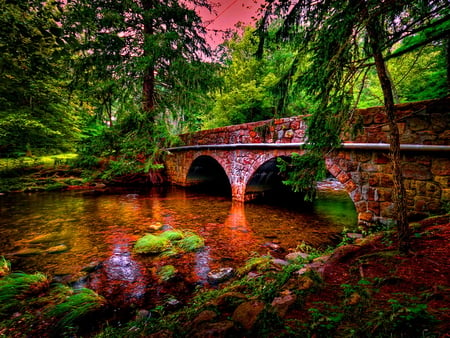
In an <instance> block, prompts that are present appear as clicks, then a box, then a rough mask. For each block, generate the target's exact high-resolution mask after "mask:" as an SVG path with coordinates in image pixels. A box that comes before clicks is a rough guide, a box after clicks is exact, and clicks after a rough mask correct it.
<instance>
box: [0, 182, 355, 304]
mask: <svg viewBox="0 0 450 338" xmlns="http://www.w3.org/2000/svg"><path fill="white" fill-rule="evenodd" d="M332 188H333V187H331V189H328V190H327V191H330V190H333V189H332ZM322 195H323V196H324V197H323V198H322V199H320V200H319V201H318V202H317V203H316V204H315V205H314V206H311V205H303V206H302V205H299V206H298V207H295V208H292V207H291V208H284V207H282V206H270V205H265V204H246V205H243V204H236V203H232V202H231V201H230V200H229V199H228V198H225V197H220V196H209V195H204V194H199V193H193V192H190V191H188V190H184V189H181V188H175V187H170V188H154V189H151V190H145V191H123V190H121V191H116V192H115V193H111V192H109V193H98V192H95V191H72V192H51V193H50V192H49V193H19V194H7V195H3V196H0V229H1V233H2V236H0V255H4V256H5V257H6V258H7V259H8V260H10V261H11V262H12V267H13V270H14V271H18V270H20V271H24V272H28V273H33V272H35V271H41V272H44V273H46V274H49V275H51V276H54V278H55V279H57V280H61V281H67V282H74V281H76V283H77V285H79V286H87V287H91V288H93V289H94V290H96V291H98V292H99V293H101V294H103V295H105V296H107V297H109V298H110V299H114V300H115V301H117V302H118V303H121V302H125V303H127V302H128V303H129V302H142V301H144V300H145V299H147V300H148V298H152V299H153V300H155V298H162V297H165V296H167V295H174V294H175V295H176V294H177V293H178V294H179V293H188V292H190V290H191V289H192V288H193V287H194V286H195V285H198V284H206V275H207V273H208V272H209V271H210V270H212V269H216V268H219V267H229V266H231V267H237V266H239V265H242V264H243V263H244V262H245V261H246V260H247V259H248V258H249V257H251V256H253V255H256V254H258V255H261V254H271V255H272V256H275V257H284V255H286V254H287V253H289V252H291V251H295V250H296V249H297V247H298V246H299V245H300V244H301V243H302V242H305V243H307V244H308V245H311V246H314V247H326V246H327V245H330V244H332V242H333V238H336V236H335V235H336V234H338V233H340V232H341V231H342V229H343V228H344V227H351V226H353V225H354V224H355V217H356V216H355V211H354V207H353V205H352V203H351V201H350V200H349V198H348V197H346V195H345V193H343V194H342V193H337V194H336V193H334V194H329V193H323V194H322ZM343 197H344V198H343ZM161 224H162V225H163V230H165V229H172V228H173V229H180V230H192V231H195V232H197V233H198V234H200V235H201V236H202V237H204V239H205V243H206V247H205V248H204V249H202V250H200V251H198V252H196V253H188V254H183V255H179V256H176V257H172V258H155V257H154V256H143V255H137V254H134V253H133V251H132V247H133V244H134V242H135V241H136V240H137V239H138V238H140V237H141V236H143V235H145V234H146V233H151V232H154V231H155V230H154V228H156V227H158V226H160V225H161ZM160 231H161V230H160ZM166 264H172V265H174V266H175V267H176V269H177V270H178V274H177V276H178V279H177V283H172V284H166V285H163V284H162V283H161V282H160V281H159V280H158V278H157V275H158V271H159V269H160V268H161V267H162V266H163V265H166ZM89 268H90V270H89ZM86 270H87V271H89V272H91V271H92V270H95V271H94V272H91V273H89V274H88V272H86Z"/></svg>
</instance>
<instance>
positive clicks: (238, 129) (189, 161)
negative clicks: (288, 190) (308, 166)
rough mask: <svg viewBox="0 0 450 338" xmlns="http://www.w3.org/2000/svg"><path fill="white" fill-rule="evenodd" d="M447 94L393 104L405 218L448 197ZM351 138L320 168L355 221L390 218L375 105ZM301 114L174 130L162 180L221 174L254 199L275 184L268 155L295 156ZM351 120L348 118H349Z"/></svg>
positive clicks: (384, 131)
mask: <svg viewBox="0 0 450 338" xmlns="http://www.w3.org/2000/svg"><path fill="white" fill-rule="evenodd" d="M449 112H450V98H446V99H444V100H439V101H437V100H434V101H424V102H417V103H412V104H403V105H398V106H397V116H398V122H397V123H398V127H399V129H400V133H401V143H402V146H401V150H402V161H403V163H402V165H403V167H402V168H403V176H404V178H405V187H406V189H407V196H406V197H405V198H407V204H408V207H409V210H410V213H411V216H422V215H428V214H430V213H436V212H439V211H441V210H440V209H441V208H442V206H443V203H446V202H448V201H449V196H450V186H449V178H450V160H449V158H448V154H449V152H450V130H449V118H448V117H449ZM355 115H356V117H355V119H358V121H360V122H361V123H362V126H363V132H362V133H360V134H359V135H358V136H355V137H353V138H352V137H350V136H349V135H345V136H344V143H343V146H342V148H340V149H338V150H334V151H333V152H330V153H329V154H328V155H327V156H326V158H325V162H326V167H327V169H328V171H329V172H330V173H331V174H332V175H333V176H334V177H336V178H337V179H338V180H339V181H340V182H341V183H342V184H344V186H345V189H346V190H347V192H348V193H349V195H350V197H351V199H352V200H353V202H354V204H355V207H356V211H357V213H358V220H359V222H360V223H361V224H370V223H374V222H378V221H379V222H387V221H389V220H391V219H392V216H393V203H392V185H393V183H392V174H391V165H390V161H389V159H388V149H389V144H388V142H389V135H388V126H387V123H386V122H387V121H386V118H385V115H384V114H383V113H382V108H380V107H378V108H369V109H364V110H358V111H357V113H356V114H355ZM305 118H306V117H305V116H297V117H290V118H283V119H277V120H269V121H260V122H254V123H248V124H241V125H235V126H229V127H223V128H217V129H212V130H204V131H200V132H196V133H191V134H184V135H181V140H182V143H183V145H182V146H179V147H174V148H170V149H168V150H169V155H168V156H166V160H165V164H166V169H167V174H168V177H169V180H170V181H171V182H172V183H174V184H178V185H182V186H189V185H194V184H197V183H199V182H202V181H208V180H211V181H213V179H214V178H217V177H219V176H220V175H222V176H223V177H227V178H228V181H229V184H230V186H231V194H232V198H233V200H236V201H248V200H251V199H253V198H254V197H255V196H257V193H258V191H260V188H261V187H258V185H259V183H261V182H264V183H266V185H269V186H270V185H271V184H272V183H274V182H276V176H277V175H274V172H275V173H276V166H275V163H276V158H277V157H280V156H283V157H286V156H290V155H291V154H292V153H293V152H296V153H299V154H302V153H303V150H302V148H301V146H302V145H303V144H304V142H305V130H306V123H305ZM355 121H356V120H355Z"/></svg>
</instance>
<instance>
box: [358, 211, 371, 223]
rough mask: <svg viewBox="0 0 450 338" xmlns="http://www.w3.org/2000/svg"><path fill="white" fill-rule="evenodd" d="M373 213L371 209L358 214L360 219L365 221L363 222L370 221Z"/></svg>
mask: <svg viewBox="0 0 450 338" xmlns="http://www.w3.org/2000/svg"><path fill="white" fill-rule="evenodd" d="M373 216H374V215H373V214H372V213H371V212H369V211H367V212H360V213H359V214H358V221H363V222H370V221H371V220H372V219H373Z"/></svg>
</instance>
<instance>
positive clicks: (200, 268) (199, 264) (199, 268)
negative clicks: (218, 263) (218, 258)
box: [195, 247, 211, 284]
mask: <svg viewBox="0 0 450 338" xmlns="http://www.w3.org/2000/svg"><path fill="white" fill-rule="evenodd" d="M210 252H211V249H210V248H209V247H205V248H203V249H202V250H200V251H198V252H197V253H196V254H195V273H196V274H197V276H198V278H199V283H201V284H205V283H206V281H207V276H208V272H209V271H211V268H210V262H211V257H210Z"/></svg>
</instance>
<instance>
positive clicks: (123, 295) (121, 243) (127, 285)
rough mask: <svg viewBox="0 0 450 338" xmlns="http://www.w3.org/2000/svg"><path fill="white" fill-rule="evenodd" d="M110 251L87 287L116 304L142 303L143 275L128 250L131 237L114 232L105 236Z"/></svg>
mask: <svg viewBox="0 0 450 338" xmlns="http://www.w3.org/2000/svg"><path fill="white" fill-rule="evenodd" d="M108 240H109V242H111V244H112V254H111V256H110V257H109V258H108V259H106V260H105V261H104V262H103V263H102V264H101V267H100V269H99V270H98V271H97V272H95V273H93V274H91V275H90V281H89V282H88V283H87V286H88V287H89V288H92V289H94V290H102V291H103V292H102V293H103V295H104V296H106V297H107V298H108V299H110V300H111V301H110V302H111V303H112V304H114V305H116V306H121V305H123V304H141V303H142V301H143V297H144V295H145V289H146V284H147V281H146V278H145V277H144V273H143V271H144V269H143V266H142V265H141V264H139V263H138V262H137V261H135V260H134V259H133V258H132V256H131V253H130V245H131V243H130V241H131V240H130V238H129V237H128V236H126V235H125V234H124V233H121V232H117V231H114V232H112V233H111V235H110V236H108Z"/></svg>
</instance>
